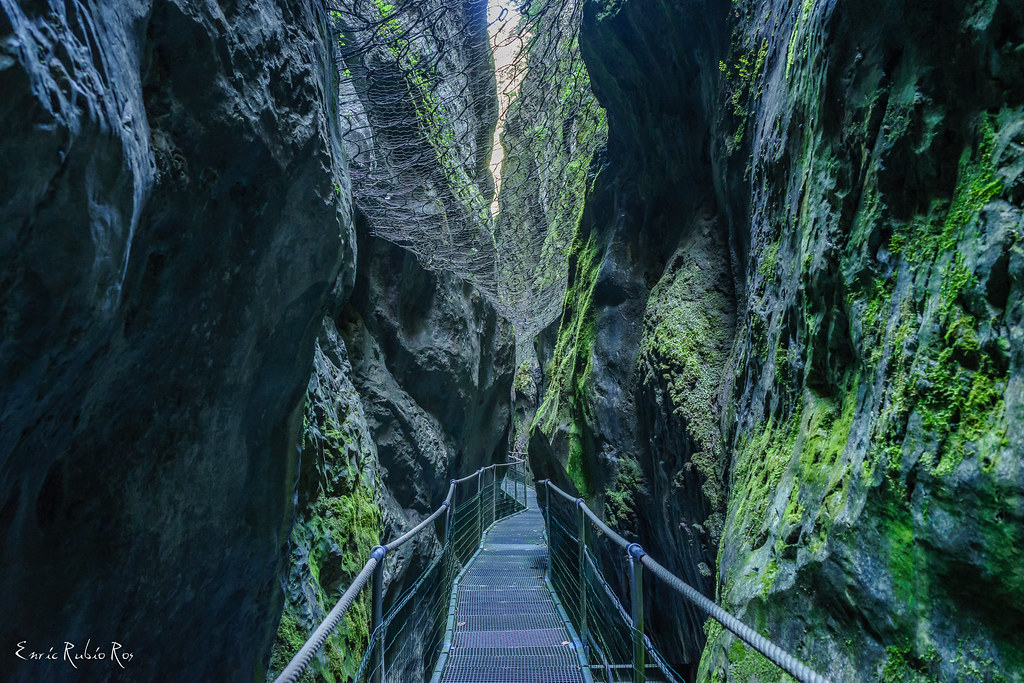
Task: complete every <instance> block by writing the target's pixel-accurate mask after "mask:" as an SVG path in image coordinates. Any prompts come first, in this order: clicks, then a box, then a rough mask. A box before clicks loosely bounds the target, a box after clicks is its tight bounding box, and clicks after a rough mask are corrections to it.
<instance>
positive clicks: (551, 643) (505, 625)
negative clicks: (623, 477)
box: [440, 489, 591, 683]
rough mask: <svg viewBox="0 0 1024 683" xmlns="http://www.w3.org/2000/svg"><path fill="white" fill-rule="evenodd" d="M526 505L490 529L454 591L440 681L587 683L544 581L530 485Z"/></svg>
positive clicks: (542, 545) (539, 521)
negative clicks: (448, 637)
mask: <svg viewBox="0 0 1024 683" xmlns="http://www.w3.org/2000/svg"><path fill="white" fill-rule="evenodd" d="M527 502H528V509H527V510H526V511H524V512H521V513H519V514H516V515H513V516H512V517H509V518H508V519H505V520H502V521H500V522H498V523H497V524H495V525H494V526H493V527H491V530H490V531H489V532H488V534H487V537H486V538H485V539H484V543H483V547H482V548H481V549H480V551H479V552H478V553H477V555H476V556H475V557H474V558H473V560H472V561H471V562H470V563H469V564H468V565H467V567H466V570H465V572H463V574H462V576H461V577H460V579H459V580H458V582H457V585H456V587H455V588H454V590H453V598H452V600H453V602H454V607H455V610H454V616H453V617H452V619H453V622H454V623H453V628H452V632H451V638H450V648H449V650H448V655H447V660H446V662H445V665H444V669H443V671H442V673H441V678H440V681H441V683H585V682H589V681H590V680H591V679H590V676H589V673H588V674H584V669H583V668H582V667H581V666H580V660H579V657H578V656H577V649H578V648H579V647H580V643H579V639H578V637H577V636H576V634H575V632H574V631H573V630H572V629H571V627H570V626H569V625H568V623H567V620H566V619H565V617H564V612H563V611H562V610H561V608H560V607H559V606H558V604H557V603H556V602H555V600H554V598H553V596H552V593H551V591H550V590H549V589H548V584H547V582H546V581H545V579H544V576H545V569H546V567H547V562H548V549H547V544H546V542H545V539H544V518H543V516H542V515H541V511H540V508H539V507H538V506H537V498H536V494H535V492H534V491H533V489H529V490H528V493H527Z"/></svg>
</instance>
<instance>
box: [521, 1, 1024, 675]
mask: <svg viewBox="0 0 1024 683" xmlns="http://www.w3.org/2000/svg"><path fill="white" fill-rule="evenodd" d="M725 10H728V14H726V13H725ZM587 11H588V13H587V15H586V16H585V22H584V28H583V33H582V37H581V43H582V44H583V48H584V57H585V59H586V61H587V66H588V69H589V70H590V73H591V78H592V80H593V83H594V90H595V93H596V94H597V96H598V99H599V100H600V102H601V104H602V106H604V107H606V109H607V112H608V124H609V145H608V151H607V154H606V158H605V166H604V168H603V169H602V171H601V175H600V177H599V178H598V180H597V183H596V185H595V188H594V190H593V191H592V192H591V194H590V196H589V197H588V201H587V207H586V208H585V210H584V217H583V224H582V231H581V237H580V239H579V240H578V241H577V245H576V247H575V249H574V256H573V259H572V268H573V271H572V274H571V281H570V287H569V292H568V294H567V298H566V302H565V307H564V309H563V315H562V321H561V325H560V328H559V332H558V335H557V338H556V339H554V340H552V339H551V338H550V336H545V335H542V337H541V342H542V344H541V349H540V351H541V353H540V357H541V359H542V361H544V362H546V364H547V367H546V373H545V382H547V392H548V396H549V397H550V398H551V400H550V401H548V405H547V409H546V411H545V412H544V413H543V414H542V416H541V419H540V420H539V421H538V423H537V426H538V429H536V430H535V431H534V433H533V437H532V440H531V457H532V459H533V462H534V464H535V468H536V469H537V470H538V473H539V475H540V476H556V477H557V476H558V475H561V476H562V478H563V479H565V480H568V481H571V482H572V483H573V484H574V485H575V486H576V487H577V488H578V489H579V490H580V491H581V492H582V493H584V494H586V495H588V496H589V497H590V498H591V501H592V502H594V503H596V504H597V505H598V506H601V507H603V508H604V511H605V516H606V518H608V519H613V520H614V521H615V522H616V523H617V525H618V526H619V528H621V529H625V530H626V531H628V532H630V533H632V534H633V535H635V537H636V538H637V539H638V540H639V541H640V542H641V543H642V544H644V545H645V547H648V549H649V550H650V551H651V552H652V553H654V554H656V555H657V556H660V557H661V558H664V560H665V561H666V562H667V563H668V564H669V566H670V567H671V568H672V569H673V570H674V571H675V572H676V573H678V574H679V575H681V576H683V577H684V578H685V579H687V580H688V581H690V582H691V583H693V584H694V585H696V586H697V587H699V588H700V589H701V590H703V591H704V592H705V593H706V594H708V595H710V596H713V597H714V596H716V595H717V596H718V598H719V600H720V602H721V603H722V604H723V605H724V606H726V607H727V608H728V609H730V610H731V611H733V612H734V613H736V614H737V615H739V616H740V617H741V618H743V619H744V620H745V621H746V622H747V623H749V624H750V625H752V626H754V627H755V628H757V629H758V630H759V631H761V632H763V633H765V634H767V635H768V636H769V637H770V638H772V639H773V640H775V641H776V642H778V643H780V644H782V645H783V646H784V647H786V648H788V649H790V650H792V651H794V652H795V653H797V654H798V655H799V656H800V657H802V658H804V659H805V660H806V661H808V662H809V663H810V664H812V665H814V666H815V667H816V668H817V669H819V670H820V671H822V672H823V673H826V674H828V675H829V676H830V677H831V678H832V679H833V680H876V679H879V678H881V679H883V680H903V681H907V680H914V681H932V680H1013V681H1019V680H1024V651H1022V649H1021V645H1020V642H1019V638H1018V637H1016V636H1015V634H1018V633H1019V632H1020V630H1021V628H1022V626H1024V610H1022V609H1021V607H1020V605H1021V604H1024V601H1022V595H1021V591H1022V590H1024V582H1022V575H1021V568H1022V567H1024V551H1022V548H1024V516H1022V512H1021V511H1022V510H1024V505H1022V500H1024V475H1022V473H1021V466H1022V458H1024V442H1022V441H1021V437H1020V433H1021V432H1022V427H1024V409H1022V394H1021V382H1022V377H1024V367H1022V360H1024V355H1022V353H1021V349H1022V348H1024V346H1022V344H1021V335H1022V331H1021V329H1022V328H1021V322H1022V320H1021V316H1022V311H1024V307H1022V301H1024V299H1022V295H1024V291H1022V287H1024V284H1022V270H1021V269H1022V267H1024V256H1022V253H1021V248H1020V236H1021V232H1022V225H1024V223H1022V217H1021V203H1022V201H1024V194H1022V192H1021V187H1022V183H1021V178H1020V174H1021V172H1022V171H1021V169H1024V161H1022V157H1021V154H1022V151H1021V150H1022V149H1024V137H1022V134H1024V52H1022V51H1021V50H1020V48H1019V46H1020V45H1021V43H1022V40H1024V33H1022V26H1024V16H1022V13H1024V10H1022V9H1021V8H1020V6H1019V4H1016V3H1011V2H996V1H993V2H988V3H981V4H974V5H969V6H967V5H963V4H962V3H953V2H943V3H939V4H937V5H936V4H934V3H932V4H929V5H927V6H923V5H919V4H917V3H911V2H897V3H887V4H886V5H885V7H884V8H881V7H878V6H872V7H870V8H868V7H867V6H861V5H858V4H856V3H851V2H842V1H841V2H815V1H814V0H807V1H806V2H802V3H789V2H782V1H781V0H780V1H778V2H776V1H771V0H763V1H755V0H745V1H742V2H734V3H731V4H728V6H727V7H726V6H721V7H720V6H719V5H717V4H710V5H709V4H706V3H689V2H684V3H654V4H652V5H648V4H643V5H642V6H641V3H639V2H635V1H633V2H628V1H627V2H616V3H589V4H588V10H587ZM908 17H913V21H908V19H907V18H908ZM653 45H657V46H658V47H657V49H653V48H652V46H653ZM954 55H955V58H954ZM552 347H553V348H554V351H553V353H552V352H551V350H550V349H551V348H552ZM548 358H550V361H548V360H547V359H548ZM542 410H544V408H543V407H542ZM652 598H653V601H654V602H658V603H661V601H662V600H663V598H664V596H661V595H658V594H654V595H653V596H652ZM660 611H662V612H663V613H664V612H669V611H671V612H674V613H675V614H677V615H678V617H675V619H677V622H676V623H662V624H657V623H655V624H653V625H652V629H651V630H652V631H654V632H655V633H659V632H660V633H661V634H662V637H661V641H660V643H659V644H660V645H661V646H662V648H663V649H664V650H667V652H666V654H668V655H669V657H670V659H672V660H673V661H675V662H677V663H678V664H679V666H680V667H681V668H682V669H684V673H685V672H686V671H689V672H691V673H692V674H696V673H697V672H696V669H697V661H698V659H700V660H701V664H700V672H699V677H698V678H699V679H700V680H708V679H711V680H736V681H750V680H759V681H769V680H771V681H774V680H780V678H781V674H780V673H779V672H778V671H777V670H776V669H775V668H774V667H773V666H772V665H771V664H770V663H768V662H767V661H765V660H763V659H761V658H760V656H759V655H756V654H755V653H753V652H752V651H750V650H748V649H747V648H745V647H744V646H743V645H742V644H741V643H737V642H735V641H734V640H733V639H732V638H731V636H729V635H728V634H724V633H723V632H722V631H721V629H720V628H718V627H717V626H716V625H714V624H711V625H709V626H708V627H707V634H708V641H707V645H706V647H703V654H701V648H702V646H703V645H704V640H705V632H704V630H703V629H702V628H701V622H702V620H703V615H700V614H696V613H693V612H687V611H686V610H685V609H682V608H676V609H672V610H660ZM679 643H681V644H682V645H681V646H680V645H679ZM1000 677H1001V678H1000Z"/></svg>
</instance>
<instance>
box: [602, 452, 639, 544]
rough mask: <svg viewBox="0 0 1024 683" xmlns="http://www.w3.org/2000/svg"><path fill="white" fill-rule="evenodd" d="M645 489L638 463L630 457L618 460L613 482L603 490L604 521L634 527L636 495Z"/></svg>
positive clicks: (616, 526) (612, 524)
mask: <svg viewBox="0 0 1024 683" xmlns="http://www.w3.org/2000/svg"><path fill="white" fill-rule="evenodd" d="M644 491H645V485H644V479H643V474H642V473H641V471H640V464H639V463H637V461H636V460H632V459H630V458H622V459H620V460H619V461H618V464H617V466H616V470H615V482H614V483H613V484H612V486H611V487H610V488H609V489H608V491H606V492H605V504H604V505H605V508H604V509H605V522H607V523H608V524H609V525H610V526H612V527H615V528H619V527H622V526H629V527H630V528H633V527H635V522H636V496H637V495H638V494H643V493H644Z"/></svg>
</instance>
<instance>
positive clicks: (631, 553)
mask: <svg viewBox="0 0 1024 683" xmlns="http://www.w3.org/2000/svg"><path fill="white" fill-rule="evenodd" d="M626 552H627V553H628V555H627V557H628V558H629V584H630V602H631V603H632V604H633V681H634V683H644V681H645V680H646V675H645V672H644V667H645V664H646V662H645V661H644V659H645V657H644V656H645V654H646V652H645V651H644V566H643V565H642V564H640V558H641V557H643V556H644V555H646V554H647V553H645V552H644V549H643V548H641V547H640V544H639V543H630V544H629V547H628V548H627V549H626Z"/></svg>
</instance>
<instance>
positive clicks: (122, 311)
mask: <svg viewBox="0 0 1024 683" xmlns="http://www.w3.org/2000/svg"><path fill="white" fill-rule="evenodd" d="M0 8H2V11H0V91H2V92H3V93H4V96H3V98H2V100H0V122H2V127H3V131H4V133H3V138H2V140H0V149H2V154H3V158H4V160H5V163H4V164H3V166H2V168H0V281H2V286H0V326H2V330H3V331H2V334H0V482H2V483H0V546H2V551H0V552H2V560H0V561H2V564H3V567H4V571H3V573H4V578H3V581H4V590H3V592H2V595H0V613H3V614H4V615H5V619H4V623H3V626H2V627H0V634H2V635H0V643H3V648H4V653H3V654H2V655H0V658H2V664H0V669H2V670H4V671H5V672H7V673H8V675H9V676H10V679H11V680H26V681H45V680H61V681H67V680H90V681H94V680H106V679H108V678H111V679H117V678H119V677H120V676H122V675H123V676H124V677H125V678H126V679H130V680H158V679H172V680H173V679H177V680H252V679H253V678H255V677H257V676H258V675H259V674H260V672H261V670H262V661H261V660H262V657H263V653H265V652H267V651H268V649H269V647H270V644H271V642H272V638H273V633H274V631H273V629H274V626H275V616H276V611H277V609H279V605H280V593H279V590H278V588H277V576H278V574H279V572H280V571H281V570H282V569H283V566H282V559H283V555H282V553H281V550H282V548H283V544H284V543H285V534H286V533H287V527H286V526H285V523H286V521H287V520H288V519H289V514H290V512H291V509H290V505H289V503H290V502H291V501H290V489H291V486H290V481H291V480H292V478H293V477H294V444H295V443H296V441H297V437H298V435H299V429H300V426H301V416H302V412H301V407H302V403H301V401H302V396H303V390H304V388H305V386H306V384H307V381H308V379H309V373H310V359H311V354H312V351H313V341H314V337H315V334H316V330H317V322H318V320H319V311H320V309H321V307H322V305H323V302H324V300H325V297H326V295H327V294H328V293H329V291H330V288H331V286H332V285H333V283H334V282H335V280H336V278H337V276H338V273H339V266H340V264H341V263H346V264H347V265H346V268H348V269H349V270H348V271H347V272H349V274H350V276H351V260H352V257H353V256H352V248H353V242H354V237H353V235H352V232H351V227H350V222H349V219H348V205H347V200H346V199H345V198H346V197H347V192H348V188H347V177H346V175H345V172H344V170H343V167H342V166H341V159H342V155H341V149H340V136H339V133H338V130H337V123H336V121H337V104H336V93H337V75H336V73H335V70H334V66H333V63H332V62H331V60H330V53H329V49H328V47H327V46H328V45H329V44H330V43H329V41H330V40H331V38H330V34H329V29H328V25H327V23H328V22H327V18H326V16H324V15H322V14H321V13H320V12H318V11H314V5H311V4H309V3H291V2H283V1H282V2H277V1H274V0H249V1H246V0H238V1H234V2H222V3H220V4H215V3H212V2H178V1H174V0H166V1H162V2H149V1H146V0H139V1H135V2H119V3H99V4H88V5H87V4H84V3H77V2H68V3H65V2H49V3H47V2H39V1H23V2H14V1H13V0H3V2H0ZM90 638H91V640H92V644H93V647H95V646H96V644H97V643H99V644H100V645H101V646H102V647H105V648H106V649H108V650H109V647H110V645H109V644H110V642H111V641H117V642H119V643H122V644H123V646H124V649H125V650H127V651H131V652H132V653H134V658H133V659H132V661H131V662H130V663H129V665H128V669H127V670H126V671H125V672H124V673H123V674H122V673H121V672H120V670H119V669H117V668H116V667H115V666H114V665H113V664H112V663H111V662H110V661H109V659H108V660H106V661H91V662H87V663H80V664H79V667H78V669H73V668H72V667H71V666H70V665H69V664H67V663H65V662H40V661H32V662H23V661H20V660H18V659H16V658H15V657H14V656H13V652H14V644H15V643H17V642H19V641H26V642H27V646H28V647H29V648H31V649H33V650H35V651H43V652H46V651H47V650H48V648H49V647H51V646H57V647H58V648H63V643H64V641H69V642H71V643H74V644H76V646H77V647H78V648H79V650H78V651H80V650H81V649H83V648H85V645H86V640H87V639H90Z"/></svg>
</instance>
